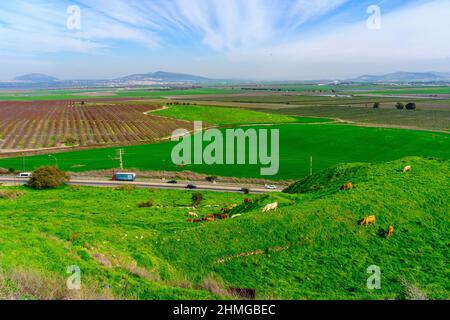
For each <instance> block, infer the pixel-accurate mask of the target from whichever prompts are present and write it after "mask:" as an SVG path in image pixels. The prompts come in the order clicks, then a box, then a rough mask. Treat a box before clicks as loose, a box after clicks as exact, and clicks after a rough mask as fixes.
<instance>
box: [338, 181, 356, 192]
mask: <svg viewBox="0 0 450 320" xmlns="http://www.w3.org/2000/svg"><path fill="white" fill-rule="evenodd" d="M352 189H353V183H352V182H348V183H345V184H343V185H342V186H341V188H340V189H339V190H341V191H344V190H352Z"/></svg>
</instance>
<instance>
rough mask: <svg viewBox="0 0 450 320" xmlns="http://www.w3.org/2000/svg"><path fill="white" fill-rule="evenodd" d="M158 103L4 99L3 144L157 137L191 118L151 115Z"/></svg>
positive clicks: (0, 110)
mask: <svg viewBox="0 0 450 320" xmlns="http://www.w3.org/2000/svg"><path fill="white" fill-rule="evenodd" d="M156 108H158V106H151V105H144V104H133V105H126V104H123V105H122V104H112V105H107V104H105V103H103V104H102V103H100V104H96V105H83V104H82V103H81V102H75V101H41V102H0V150H3V151H5V150H17V149H39V148H51V147H65V146H72V145H79V146H90V145H102V144H130V143H140V142H154V141H157V140H158V139H161V138H164V137H167V136H170V134H171V133H172V131H173V130H175V129H177V128H179V127H180V126H184V127H189V123H186V122H185V121H180V120H176V119H168V118H162V117H158V116H154V115H146V114H145V112H147V111H150V110H152V109H156Z"/></svg>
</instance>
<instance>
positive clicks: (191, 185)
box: [186, 184, 197, 189]
mask: <svg viewBox="0 0 450 320" xmlns="http://www.w3.org/2000/svg"><path fill="white" fill-rule="evenodd" d="M186 189H197V186H196V185H193V184H188V185H187V186H186Z"/></svg>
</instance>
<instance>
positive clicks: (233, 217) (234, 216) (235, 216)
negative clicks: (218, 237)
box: [231, 214, 242, 219]
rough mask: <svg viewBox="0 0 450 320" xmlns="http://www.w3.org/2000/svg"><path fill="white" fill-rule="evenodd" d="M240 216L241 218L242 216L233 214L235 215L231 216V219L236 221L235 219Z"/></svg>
mask: <svg viewBox="0 0 450 320" xmlns="http://www.w3.org/2000/svg"><path fill="white" fill-rule="evenodd" d="M240 216H242V214H235V215H233V216H232V217H231V219H236V218H238V217H240Z"/></svg>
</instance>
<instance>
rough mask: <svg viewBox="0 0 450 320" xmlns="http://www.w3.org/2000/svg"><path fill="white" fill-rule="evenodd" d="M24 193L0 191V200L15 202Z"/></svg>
mask: <svg viewBox="0 0 450 320" xmlns="http://www.w3.org/2000/svg"><path fill="white" fill-rule="evenodd" d="M24 194H25V193H24V192H22V191H18V190H0V199H5V200H16V199H17V198H18V197H20V196H23V195H24Z"/></svg>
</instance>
